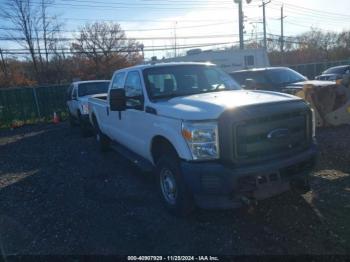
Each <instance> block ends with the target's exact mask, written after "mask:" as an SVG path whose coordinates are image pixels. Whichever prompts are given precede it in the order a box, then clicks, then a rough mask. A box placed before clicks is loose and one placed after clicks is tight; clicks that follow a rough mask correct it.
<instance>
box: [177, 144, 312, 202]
mask: <svg viewBox="0 0 350 262" xmlns="http://www.w3.org/2000/svg"><path fill="white" fill-rule="evenodd" d="M316 156H317V148H316V145H313V146H312V147H311V148H309V149H308V150H307V151H304V152H302V153H300V154H298V155H295V156H292V157H289V158H285V159H275V160H273V161H270V162H265V163H262V164H258V165H250V166H244V167H232V166H227V165H224V164H222V163H219V162H188V161H182V162H181V169H182V172H183V176H184V179H185V181H186V184H187V187H188V188H189V189H190V191H192V193H193V195H194V198H195V201H196V203H197V205H198V206H199V207H202V208H235V207H240V206H242V204H243V201H242V200H243V199H247V198H248V199H254V200H262V199H265V198H269V197H272V196H274V195H277V194H280V193H283V192H285V191H288V190H289V189H290V188H291V185H292V184H294V182H297V181H305V180H306V179H307V176H308V174H309V173H310V172H311V170H312V168H313V167H314V165H315V163H316Z"/></svg>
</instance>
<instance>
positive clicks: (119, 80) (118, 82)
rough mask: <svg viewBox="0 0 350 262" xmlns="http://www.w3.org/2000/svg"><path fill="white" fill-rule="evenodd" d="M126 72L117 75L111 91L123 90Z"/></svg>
mask: <svg viewBox="0 0 350 262" xmlns="http://www.w3.org/2000/svg"><path fill="white" fill-rule="evenodd" d="M124 78H125V72H121V73H117V74H116V75H115V77H114V78H113V82H112V86H111V89H117V88H123V83H124Z"/></svg>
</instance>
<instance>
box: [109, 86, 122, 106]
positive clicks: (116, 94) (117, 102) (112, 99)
mask: <svg viewBox="0 0 350 262" xmlns="http://www.w3.org/2000/svg"><path fill="white" fill-rule="evenodd" d="M109 108H110V110H111V111H125V109H126V97H125V89H124V88H118V89H111V90H110V91H109Z"/></svg>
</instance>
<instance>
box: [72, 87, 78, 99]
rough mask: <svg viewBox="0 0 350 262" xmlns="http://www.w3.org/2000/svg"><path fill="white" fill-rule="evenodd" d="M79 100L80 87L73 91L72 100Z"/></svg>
mask: <svg viewBox="0 0 350 262" xmlns="http://www.w3.org/2000/svg"><path fill="white" fill-rule="evenodd" d="M77 98H78V87H75V88H74V89H73V94H72V99H77Z"/></svg>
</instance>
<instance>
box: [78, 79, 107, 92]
mask: <svg viewBox="0 0 350 262" xmlns="http://www.w3.org/2000/svg"><path fill="white" fill-rule="evenodd" d="M108 86H109V82H108V81H106V82H91V83H82V84H79V90H78V95H79V96H88V95H95V94H103V93H107V91H108Z"/></svg>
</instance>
